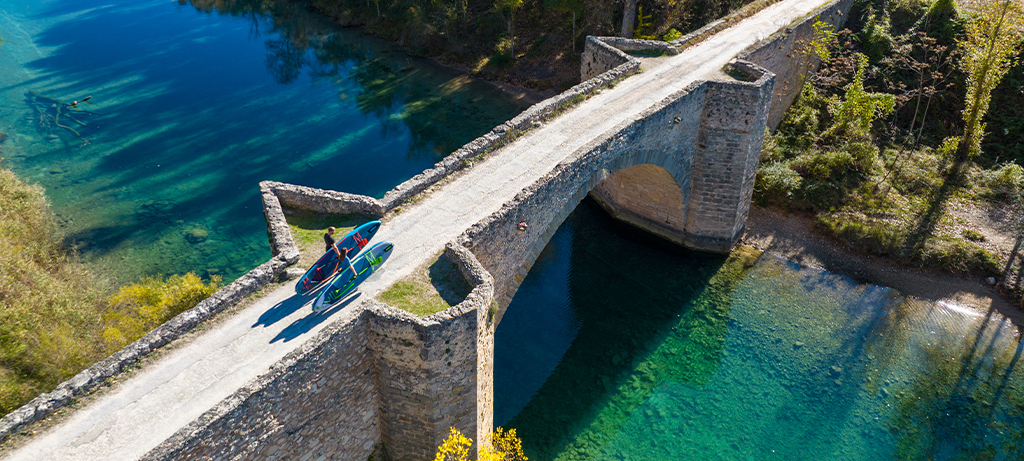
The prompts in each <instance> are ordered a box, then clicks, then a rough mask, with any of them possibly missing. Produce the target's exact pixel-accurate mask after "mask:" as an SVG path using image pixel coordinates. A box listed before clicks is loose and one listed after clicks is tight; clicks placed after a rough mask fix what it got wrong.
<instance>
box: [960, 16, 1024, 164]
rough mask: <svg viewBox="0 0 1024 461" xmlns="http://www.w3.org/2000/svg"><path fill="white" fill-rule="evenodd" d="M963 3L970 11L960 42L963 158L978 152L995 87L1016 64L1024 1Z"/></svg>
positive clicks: (1023, 30) (1022, 33)
mask: <svg viewBox="0 0 1024 461" xmlns="http://www.w3.org/2000/svg"><path fill="white" fill-rule="evenodd" d="M961 6H962V7H963V8H964V9H965V10H967V11H968V13H969V15H968V20H967V23H966V24H965V26H966V34H965V35H966V36H965V37H964V38H963V39H961V40H959V41H958V43H957V45H958V47H959V48H960V66H961V67H962V68H963V70H964V73H965V74H966V75H967V96H966V103H965V105H964V112H963V116H964V134H963V136H962V137H961V139H960V143H959V145H958V146H957V150H956V155H957V158H959V159H961V160H962V159H966V158H967V157H969V156H971V155H974V154H977V153H978V151H979V148H980V145H981V139H982V137H984V135H985V124H984V123H982V120H983V119H984V117H985V113H986V112H988V105H989V102H990V100H991V97H992V90H993V89H995V87H996V86H997V85H999V82H1000V81H1001V80H1002V78H1003V76H1004V75H1006V72H1007V71H1008V70H1009V69H1010V68H1011V67H1013V64H1014V56H1015V55H1016V53H1017V51H1018V50H1019V49H1020V45H1021V41H1022V40H1024V5H1022V1H1021V0H968V1H965V2H964V3H963V4H962V5H961Z"/></svg>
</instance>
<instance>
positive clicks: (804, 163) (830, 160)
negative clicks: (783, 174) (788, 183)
mask: <svg viewBox="0 0 1024 461" xmlns="http://www.w3.org/2000/svg"><path fill="white" fill-rule="evenodd" d="M853 166H854V158H853V156H852V155H850V153H849V152H846V151H844V150H827V151H819V152H815V153H813V154H811V155H807V156H804V157H801V158H800V159H798V160H796V161H795V162H793V169H794V170H796V171H798V172H800V173H801V174H802V175H803V176H805V177H809V178H814V179H817V180H821V181H825V180H828V179H831V178H834V177H839V176H842V175H843V174H845V173H846V172H847V171H849V170H851V169H853Z"/></svg>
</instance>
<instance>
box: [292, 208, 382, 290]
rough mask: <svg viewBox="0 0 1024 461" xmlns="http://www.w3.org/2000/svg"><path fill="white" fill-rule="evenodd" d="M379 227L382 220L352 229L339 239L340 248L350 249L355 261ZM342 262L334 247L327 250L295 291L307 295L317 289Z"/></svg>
mask: <svg viewBox="0 0 1024 461" xmlns="http://www.w3.org/2000/svg"><path fill="white" fill-rule="evenodd" d="M378 229H380V221H370V222H368V223H366V224H363V225H361V226H359V227H357V228H355V229H352V231H351V232H349V233H348V234H345V236H344V237H342V239H341V240H338V242H337V245H338V248H346V249H348V254H349V259H351V260H353V261H354V260H355V258H354V256H355V255H356V254H358V253H359V250H361V249H362V248H363V247H365V246H366V244H367V243H368V242H369V241H370V240H372V239H373V236H374V235H375V234H376V233H377V230H378ZM342 264H344V262H342V261H341V260H340V259H338V254H337V253H335V252H334V250H333V249H332V250H327V252H326V253H324V255H323V256H321V257H320V259H318V260H316V263H314V264H313V267H310V268H309V270H308V271H306V274H305V275H303V276H302V278H300V279H299V281H298V282H296V283H295V292H296V293H298V294H300V295H303V296H305V295H307V294H310V293H312V292H314V291H316V290H317V288H320V285H321V284H322V283H323V282H324V281H325V280H329V279H330V278H331V276H332V275H334V273H335V272H336V271H337V270H338V269H339V266H341V265H342Z"/></svg>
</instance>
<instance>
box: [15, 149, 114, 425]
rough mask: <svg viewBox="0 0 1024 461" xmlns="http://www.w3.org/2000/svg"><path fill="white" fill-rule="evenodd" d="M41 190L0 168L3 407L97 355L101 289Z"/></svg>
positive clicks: (99, 350)
mask: <svg viewBox="0 0 1024 461" xmlns="http://www.w3.org/2000/svg"><path fill="white" fill-rule="evenodd" d="M56 227H57V226H56V224H55V222H54V219H53V216H52V214H50V213H49V209H48V208H47V205H46V201H45V199H44V198H43V191H42V190H41V189H40V188H39V187H37V186H30V185H28V184H25V183H23V182H21V181H20V180H19V179H18V178H17V177H15V175H14V173H12V172H11V171H10V170H6V169H0V413H3V414H6V413H7V412H9V411H11V410H13V409H15V408H17V407H18V406H20V405H22V404H23V403H25V402H27V401H29V400H31V399H32V398H33V397H35V396H36V395H37V394H39V393H41V392H45V391H48V390H50V389H52V388H53V387H55V386H56V385H57V384H59V383H60V382H61V381H63V380H64V379H66V378H68V377H70V376H72V375H73V374H74V373H76V372H78V371H79V370H82V369H84V368H86V367H88V366H89V365H91V364H92V363H93V362H94V361H95V359H96V358H97V357H99V356H101V354H102V352H103V351H104V349H103V344H102V341H101V338H100V335H99V332H100V331H101V329H100V324H101V323H100V306H102V304H103V293H102V292H101V290H100V289H98V288H97V287H96V284H95V283H93V278H92V276H91V274H90V273H89V272H88V271H87V270H86V268H85V267H83V266H82V265H81V264H79V263H77V262H76V261H75V259H74V257H73V256H72V255H69V254H68V252H67V251H65V250H64V249H63V248H62V246H61V245H60V243H59V241H58V239H57V238H56V235H55V234H54V230H55V229H56Z"/></svg>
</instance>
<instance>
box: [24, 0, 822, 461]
mask: <svg viewBox="0 0 1024 461" xmlns="http://www.w3.org/2000/svg"><path fill="white" fill-rule="evenodd" d="M823 3H824V1H823V0H783V1H781V2H779V3H776V4H775V5H773V6H770V7H768V8H766V9H765V10H763V11H761V12H760V13H758V14H757V15H754V16H752V17H750V18H748V19H746V20H744V21H742V22H741V23H739V24H737V25H736V26H734V27H732V28H730V29H727V30H725V31H723V32H720V33H718V34H717V35H715V36H714V37H712V38H710V39H708V40H706V41H705V42H703V43H701V44H699V45H697V46H694V47H692V48H690V49H688V50H686V51H684V52H683V53H681V54H679V55H677V56H673V57H670V58H666V59H663V60H659V61H662V62H661V63H660V64H659V65H657V66H656V67H654V68H653V69H649V70H646V71H645V72H643V73H641V74H638V75H635V76H633V77H630V78H628V79H626V80H625V81H623V82H621V83H619V84H618V85H616V86H615V87H614V88H613V89H609V90H605V91H604V92H602V93H601V94H598V95H596V96H594V97H593V98H591V99H589V100H587V101H585V102H583V103H582V104H580V105H579V106H578V107H576V108H575V109H573V110H571V111H569V112H567V113H565V114H563V115H562V116H560V117H558V118H556V119H555V120H552V121H550V122H548V123H547V124H545V125H544V126H542V127H539V128H537V129H534V130H533V131H531V132H530V133H528V134H527V135H526V136H523V137H521V138H520V139H518V140H517V141H516V142H514V143H512V144H510V145H509V146H506V147H505V148H503V149H502V150H500V151H498V152H496V153H494V154H492V155H491V156H490V158H488V159H487V160H486V161H484V162H481V163H480V164H478V165H476V166H475V167H474V168H472V169H471V170H469V171H468V172H466V173H465V174H463V175H462V176H461V177H459V178H458V179H456V180H454V181H452V182H451V183H449V184H448V185H446V186H444V187H443V188H441V189H440V190H438V191H435V192H434V193H432V194H430V195H429V196H428V197H426V198H424V199H423V200H421V201H420V202H419V203H417V204H416V205H414V206H409V207H406V209H405V210H404V211H402V212H401V213H400V214H398V215H397V216H395V217H394V218H393V219H391V220H390V221H389V222H388V223H386V224H385V225H384V227H382V229H381V231H380V233H379V234H378V237H377V238H376V240H377V241H383V240H391V241H392V242H394V243H395V248H396V252H395V254H394V255H393V256H392V257H391V259H390V260H389V261H388V263H387V265H386V266H385V267H384V270H383V271H382V272H379V273H378V274H377V275H375V276H374V277H372V278H371V279H370V280H368V281H367V282H366V283H365V284H364V285H363V287H362V292H363V295H362V296H364V297H366V296H373V295H375V294H376V293H378V292H380V291H381V290H382V289H384V288H386V287H387V286H389V285H390V284H392V283H393V282H395V281H397V280H400V279H401V278H403V277H404V276H406V275H407V274H409V273H410V272H411V271H413V270H414V269H415V268H416V267H418V266H420V265H421V264H423V263H424V262H426V260H427V259H428V258H430V257H431V256H433V255H435V254H437V253H438V252H439V251H440V250H441V249H442V248H443V247H444V245H445V243H447V242H448V241H451V240H452V239H454V238H455V237H457V236H458V235H459V234H461V233H462V232H463V231H464V230H465V229H466V228H468V227H469V226H471V225H473V224H474V223H476V222H478V221H480V220H481V219H483V218H485V217H486V216H488V215H490V214H491V213H493V212H495V211H496V210H498V209H500V207H501V205H502V204H503V203H505V202H507V201H508V200H510V199H511V198H513V197H514V196H515V195H516V194H517V193H518V192H519V191H521V190H522V189H523V188H525V187H527V186H529V185H530V184H532V183H533V182H534V181H536V180H537V179H539V178H540V177H542V176H543V175H544V174H546V173H547V172H548V171H550V170H551V168H553V167H554V166H555V165H557V164H558V163H559V162H561V161H563V160H564V159H567V158H570V157H571V156H573V154H574V153H576V152H577V151H578V150H579V149H581V148H582V147H584V146H585V145H586V144H589V143H591V142H593V141H594V140H598V139H601V138H603V137H605V136H607V135H609V134H610V132H611V130H612V129H613V128H615V127H616V126H617V125H620V124H622V123H626V122H628V121H629V120H631V119H632V118H634V117H635V116H636V115H637V114H639V113H641V112H642V111H644V110H645V109H647V108H648V107H650V106H651V105H653V104H655V103H657V102H659V101H660V100H662V99H664V98H665V97H667V96H669V95H671V94H672V93H673V92H675V91H678V90H680V89H682V88H684V87H685V86H686V85H689V84H690V83H692V82H695V81H699V80H704V79H707V78H708V77H709V76H711V75H713V74H716V73H718V72H719V70H720V69H721V68H722V66H724V65H725V64H726V63H727V62H728V61H729V60H730V59H732V57H733V56H735V55H736V54H738V53H739V52H740V51H742V50H743V49H744V48H746V47H747V46H749V45H751V44H753V43H755V42H757V41H758V40H760V39H762V38H765V37H767V36H768V35H770V34H771V33H773V32H774V31H776V30H778V29H780V28H782V27H785V26H786V25H788V24H790V23H791V22H792V21H793V20H795V19H797V18H800V17H802V16H804V15H805V14H807V13H809V12H810V11H812V10H814V9H815V8H816V7H818V6H820V5H822V4H823ZM253 187H255V185H254V186H253ZM311 301H312V299H310V298H300V297H298V296H295V295H294V291H293V288H292V287H291V286H290V285H288V286H286V287H283V288H280V289H278V290H276V291H274V292H272V293H270V294H268V295H267V296H266V297H264V298H262V299H260V300H259V301H257V302H255V303H253V304H252V305H251V306H249V307H248V308H245V309H244V310H242V311H240V312H238V313H236V314H234V316H233V317H231V318H229V319H225V320H224V321H221V322H219V323H218V324H217V325H216V326H215V327H214V328H211V329H210V330H209V331H207V332H206V333H205V334H203V335H201V336H199V337H197V338H195V339H194V340H193V341H191V342H190V343H188V344H187V345H184V346H182V347H180V348H177V349H175V350H173V351H170V352H169V353H168V354H167V355H166V356H164V357H162V358H161V359H160V360H157V361H154V362H153V363H150V364H148V365H147V366H146V368H145V369H144V370H141V371H140V372H138V373H136V374H135V375H134V376H132V377H131V378H130V379H128V380H126V381H124V382H122V383H119V384H117V386H116V387H115V388H114V389H111V390H110V391H108V392H106V393H105V394H104V395H103V396H101V397H100V398H98V399H96V400H95V401H93V402H91V403H90V404H88V405H87V406H85V407H84V408H81V409H78V410H77V411H75V412H74V413H73V414H71V415H69V416H68V417H66V418H65V419H64V421H62V422H61V423H59V424H57V425H55V426H54V427H53V428H51V429H49V430H47V431H45V432H44V433H42V434H38V435H36V436H34V437H33V438H32V439H30V440H29V441H28V442H27V443H26V444H24V445H23V446H21V447H19V448H18V449H16V450H14V451H13V452H11V453H9V454H8V458H7V459H11V460H41V459H68V460H72V459H73V460H79V461H84V460H113V459H117V460H129V459H137V458H139V457H141V456H142V455H144V454H145V453H146V452H148V451H149V450H151V449H152V448H153V447H155V446H156V445H158V444H159V443H161V442H162V441H164V440H165V439H167V438H168V437H169V436H171V435H172V434H173V433H174V432H176V431H177V430H179V429H180V428H182V427H183V426H185V425H186V424H188V423H190V422H191V421H193V420H195V419H196V418H197V417H199V416H200V415H201V414H202V413H204V412H205V411H207V410H208V409H210V408H211V407H213V406H214V405H216V404H217V403H219V402H220V401H222V400H224V399H225V398H226V397H228V396H230V395H231V394H232V393H233V392H234V391H235V390H237V389H238V388H239V387H240V386H242V385H244V384H245V383H246V382H248V381H251V380H252V379H254V378H256V377H257V376H259V375H260V374H262V373H264V372H266V371H267V370H268V369H269V368H270V367H271V366H272V365H273V364H274V363H275V362H277V361H278V360H280V359H281V358H282V357H284V356H285V355H286V354H287V353H288V352H290V351H292V350H293V349H295V348H296V347H298V346H299V345H301V344H302V343H303V342H304V341H306V340H308V339H309V338H311V337H313V336H315V335H316V334H317V332H319V331H320V330H321V329H323V327H324V326H326V324H327V323H328V321H330V322H334V321H346V319H350V318H352V317H353V316H355V315H356V313H357V312H356V307H354V306H356V305H357V303H353V304H351V305H350V306H349V307H347V308H344V309H340V310H337V309H334V310H332V313H331V314H330V315H329V316H314V315H312V314H311V311H310V309H309V303H310V302H311ZM269 312H273V313H275V314H281V316H278V315H273V316H268V313H269ZM284 314H287V315H284ZM268 317H273V319H270V318H268ZM271 320H272V321H271Z"/></svg>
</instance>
